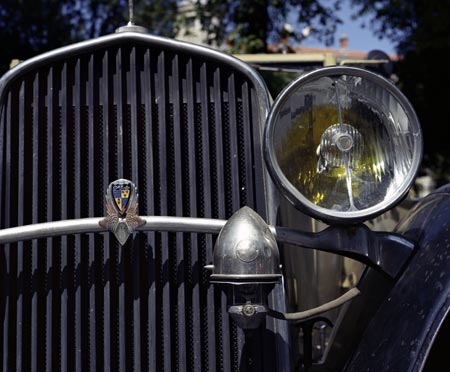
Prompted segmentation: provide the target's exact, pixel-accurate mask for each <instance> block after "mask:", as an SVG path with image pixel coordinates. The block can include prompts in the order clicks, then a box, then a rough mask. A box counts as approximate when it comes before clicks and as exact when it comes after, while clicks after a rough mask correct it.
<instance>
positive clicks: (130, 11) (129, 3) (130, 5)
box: [128, 0, 134, 26]
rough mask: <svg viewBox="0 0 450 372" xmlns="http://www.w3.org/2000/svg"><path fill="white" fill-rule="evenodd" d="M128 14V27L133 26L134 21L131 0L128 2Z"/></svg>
mask: <svg viewBox="0 0 450 372" xmlns="http://www.w3.org/2000/svg"><path fill="white" fill-rule="evenodd" d="M128 13H129V15H130V20H129V22H128V25H129V26H131V25H134V20H133V0H128Z"/></svg>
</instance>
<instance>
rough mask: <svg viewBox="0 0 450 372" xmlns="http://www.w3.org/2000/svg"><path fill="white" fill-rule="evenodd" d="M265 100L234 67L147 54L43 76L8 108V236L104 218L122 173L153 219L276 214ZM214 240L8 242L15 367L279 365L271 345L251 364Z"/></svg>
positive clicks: (0, 130) (150, 236) (6, 286)
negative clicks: (270, 197) (23, 228)
mask: <svg viewBox="0 0 450 372" xmlns="http://www.w3.org/2000/svg"><path fill="white" fill-rule="evenodd" d="M257 105H258V102H257V99H256V93H255V91H254V87H253V86H252V84H251V82H249V81H248V80H247V79H246V78H245V77H244V76H242V75H241V74H239V73H236V72H235V71H233V70H230V69H229V68H227V67H226V66H225V65H224V66H222V67H221V65H220V64H217V63H212V62H211V63H208V62H205V61H203V60H201V59H198V58H197V59H196V58H191V57H189V56H187V55H183V54H177V53H175V52H171V51H163V50H161V49H158V48H155V47H150V46H145V45H140V44H136V45H130V44H126V45H125V44H118V45H114V46H109V47H104V48H101V49H99V50H96V51H95V52H89V53H84V54H80V55H79V56H74V57H70V58H67V59H65V60H61V61H57V62H52V63H51V64H48V65H45V66H43V67H42V66H41V67H40V69H39V70H35V71H30V72H28V73H27V74H25V75H23V76H20V78H17V79H15V80H14V81H13V83H12V84H11V85H10V86H9V87H8V90H7V91H6V93H5V95H4V96H3V101H1V111H0V115H1V117H0V120H1V127H0V168H1V184H0V196H1V199H0V203H1V207H0V219H1V221H0V223H1V228H6V227H11V226H17V225H24V224H31V223H38V222H45V221H52V220H60V219H71V218H81V217H92V216H101V215H103V214H104V208H103V205H104V194H105V191H106V188H107V186H108V184H109V183H110V182H111V181H112V180H115V179H117V178H128V179H130V180H132V181H133V182H134V183H135V184H136V185H137V187H138V190H139V212H140V214H141V215H177V216H196V217H213V218H228V217H230V215H231V214H232V213H233V212H234V211H235V210H237V209H238V208H239V207H241V206H243V205H249V206H250V207H252V208H253V209H255V210H257V211H258V213H260V214H261V215H262V216H263V217H265V207H264V196H263V194H262V193H263V187H262V185H258V184H257V183H256V180H255V174H256V173H258V172H261V168H262V160H261V154H260V149H259V146H260V144H259V143H260V128H259V125H260V123H259V122H258V120H259V118H258V117H257V115H256V113H254V112H253V111H252V107H257ZM213 243H214V237H213V236H209V235H201V234H182V233H146V234H137V235H136V236H135V237H134V238H133V239H130V240H129V241H128V242H127V243H126V244H125V246H124V247H120V246H119V245H118V244H117V243H116V241H115V239H114V238H113V237H111V236H110V235H109V234H101V235H82V236H69V237H61V238H54V239H42V240H39V241H31V242H24V243H17V244H7V245H4V246H2V247H1V248H0V266H1V267H0V273H1V274H0V276H1V277H0V280H1V294H0V300H1V302H0V318H1V320H2V323H1V324H0V331H1V339H0V353H1V354H0V355H1V362H2V367H3V370H4V371H11V370H24V371H45V370H47V371H76V370H83V371H110V370H111V371H158V372H162V371H200V370H202V371H216V370H217V371H219V370H224V371H238V370H239V371H242V370H245V368H246V367H245V366H246V364H248V363H251V365H252V366H254V367H255V368H257V370H268V371H269V370H270V371H272V370H274V366H273V363H272V362H271V358H269V357H268V356H267V355H266V356H264V353H260V351H261V349H262V347H260V348H259V349H258V348H257V347H255V350H256V352H255V353H253V351H248V350H247V351H246V352H245V353H246V356H245V357H244V356H243V342H244V337H243V334H242V332H241V331H240V330H238V329H236V328H235V326H234V325H233V324H232V323H231V322H230V320H229V317H228V315H227V313H226V310H225V298H224V296H223V294H222V293H221V292H220V291H218V290H217V289H216V288H213V286H212V285H210V284H209V282H208V273H207V272H206V270H205V269H204V268H203V267H204V265H206V264H209V263H210V262H211V259H212V247H213ZM259 332H260V333H261V335H260V336H261V337H256V338H259V339H260V340H259V341H257V342H259V343H261V344H267V345H271V343H272V342H273V340H272V339H271V338H270V337H268V336H267V335H264V332H263V331H259ZM269 347H270V346H269ZM266 348H267V346H266ZM249 360H250V362H249ZM258 368H259V369H258Z"/></svg>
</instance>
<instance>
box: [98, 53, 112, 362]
mask: <svg viewBox="0 0 450 372" xmlns="http://www.w3.org/2000/svg"><path fill="white" fill-rule="evenodd" d="M109 55H110V52H109V51H105V52H104V54H103V55H102V68H101V72H102V75H101V76H100V84H99V88H100V93H99V100H100V106H101V107H100V109H101V111H102V118H103V122H102V123H101V126H102V127H103V131H102V138H103V140H102V145H103V146H102V149H101V151H102V155H101V164H102V165H103V166H102V168H101V169H102V171H103V177H102V178H103V179H102V181H103V182H102V183H103V185H108V184H109V182H111V181H110V172H109V169H110V158H109V157H110V151H109V147H108V145H109V143H110V138H109V136H110V132H109V126H110V110H109V106H110V98H109V91H110V89H111V87H110V78H109V76H110V75H111V73H110V66H109ZM99 176H102V175H99ZM110 244H111V240H110V235H109V234H106V235H104V237H103V246H102V247H101V248H103V249H101V252H102V253H103V254H102V256H101V265H102V268H103V269H102V274H101V283H102V285H101V288H99V293H100V297H101V298H102V299H103V304H102V305H103V306H102V309H101V310H102V314H101V315H102V318H103V319H101V320H102V322H100V323H99V327H100V328H101V329H100V330H99V333H100V335H101V336H100V340H101V341H102V344H103V355H97V362H98V363H100V361H102V362H103V367H104V370H107V371H109V370H110V368H111V326H110V323H111V315H110V307H111V304H110V295H109V293H110V290H111V283H110V280H111V278H110V267H111V263H110Z"/></svg>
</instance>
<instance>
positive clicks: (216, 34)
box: [197, 0, 342, 53]
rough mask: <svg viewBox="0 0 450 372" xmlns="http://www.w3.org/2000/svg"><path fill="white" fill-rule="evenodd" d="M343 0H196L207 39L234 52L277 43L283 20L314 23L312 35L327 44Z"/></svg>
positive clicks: (253, 50) (300, 24) (254, 50)
mask: <svg viewBox="0 0 450 372" xmlns="http://www.w3.org/2000/svg"><path fill="white" fill-rule="evenodd" d="M341 2H342V0H334V1H325V0H240V1H236V0H209V1H198V2H197V6H198V9H199V12H200V14H201V19H202V25H203V28H204V30H205V31H207V32H208V33H209V34H210V39H214V41H215V42H216V43H218V44H220V43H222V42H226V43H228V44H229V46H230V47H231V52H233V53H261V52H266V51H267V43H268V42H271V43H277V42H278V40H279V37H280V33H281V32H282V25H283V24H284V23H289V22H294V23H295V29H296V30H301V29H303V28H304V27H307V26H313V27H314V30H315V31H314V32H315V38H316V39H317V40H321V41H323V42H324V43H325V44H327V45H330V44H332V43H333V42H334V34H335V31H336V27H337V25H338V24H339V23H341V22H342V21H341V20H340V19H339V18H338V17H337V16H336V11H337V10H338V9H339V8H340V5H341Z"/></svg>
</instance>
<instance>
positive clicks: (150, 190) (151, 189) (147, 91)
mask: <svg viewBox="0 0 450 372" xmlns="http://www.w3.org/2000/svg"><path fill="white" fill-rule="evenodd" d="M143 55H144V66H145V67H146V68H144V71H143V72H142V76H141V79H140V80H141V81H143V84H142V85H141V96H142V97H143V104H144V107H145V109H144V113H143V115H144V118H145V120H143V121H144V123H147V125H142V128H143V129H142V133H141V135H142V140H143V142H141V145H142V146H143V147H144V148H145V152H144V151H141V152H140V153H144V154H145V158H144V159H143V166H142V169H141V171H143V170H145V177H142V178H141V183H140V188H141V190H145V193H141V195H142V196H141V199H140V203H141V204H140V205H141V208H142V206H143V208H142V209H143V210H144V211H146V212H147V214H149V215H155V203H154V200H155V196H154V194H155V184H154V182H153V180H154V167H153V162H154V160H153V159H154V153H153V148H154V146H153V134H154V132H156V129H155V128H157V125H156V124H155V120H154V118H155V117H156V112H155V108H154V103H153V102H154V87H153V85H152V74H153V68H154V66H153V65H152V55H151V52H150V50H145V52H144V53H143ZM141 174H142V173H141ZM142 181H143V182H142ZM142 243H143V245H144V246H145V243H147V244H149V246H150V247H153V248H149V249H145V248H144V258H145V260H144V266H143V273H144V275H143V281H144V283H145V284H146V286H145V287H144V288H148V289H147V291H146V292H144V294H143V298H142V305H143V308H142V313H143V316H144V322H143V327H142V328H141V332H145V334H144V335H143V345H144V346H146V351H147V353H145V354H143V357H144V359H143V361H144V362H145V363H143V366H142V367H143V370H149V371H154V370H157V367H156V353H157V343H158V340H157V339H156V337H155V336H154V335H155V334H156V327H157V324H156V298H155V293H156V275H155V273H156V253H155V247H156V239H155V233H147V234H146V239H142ZM145 313H148V318H147V317H145Z"/></svg>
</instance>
